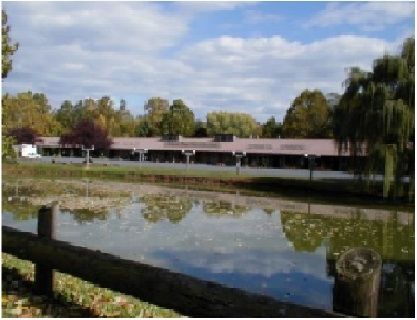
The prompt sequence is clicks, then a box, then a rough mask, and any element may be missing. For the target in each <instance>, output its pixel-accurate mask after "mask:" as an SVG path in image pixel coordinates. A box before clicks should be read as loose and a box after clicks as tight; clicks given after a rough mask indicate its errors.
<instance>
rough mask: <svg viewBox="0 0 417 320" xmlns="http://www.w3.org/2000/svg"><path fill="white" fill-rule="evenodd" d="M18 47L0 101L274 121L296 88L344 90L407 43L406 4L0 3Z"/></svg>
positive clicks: (411, 7) (410, 26) (411, 13)
mask: <svg viewBox="0 0 417 320" xmlns="http://www.w3.org/2000/svg"><path fill="white" fill-rule="evenodd" d="M2 4H3V9H5V10H6V12H7V14H8V22H9V25H10V27H11V32H10V37H11V38H12V40H13V41H14V42H16V41H17V42H19V50H18V51H17V52H16V54H15V55H14V56H13V70H12V71H11V73H9V76H8V77H7V78H6V79H4V80H3V82H2V91H3V93H6V92H8V93H11V94H15V93H18V92H24V91H32V92H42V93H45V94H46V95H47V97H48V99H49V102H50V104H51V105H52V107H53V108H54V109H57V108H59V106H60V104H61V103H62V102H63V101H64V100H71V101H73V102H74V103H75V102H76V101H78V100H80V99H85V98H88V97H91V98H94V99H99V98H100V97H102V96H104V95H108V96H110V97H112V99H114V101H115V105H116V107H118V106H119V101H120V99H122V98H123V99H125V100H126V102H127V108H128V109H129V110H130V111H131V112H132V113H133V114H135V115H137V114H143V113H144V110H143V106H144V103H145V101H146V100H147V99H148V98H150V97H153V96H159V97H163V98H166V99H169V100H170V101H172V100H173V99H183V100H184V101H185V103H186V104H187V105H188V106H189V107H190V108H191V109H192V110H193V111H194V113H195V115H196V118H199V119H202V120H205V116H206V114H207V113H208V112H211V111H229V112H246V113H250V114H251V115H252V116H253V117H254V118H255V119H256V120H257V121H260V122H264V121H266V120H267V119H268V118H269V117H271V116H274V117H275V118H276V119H277V120H280V121H282V119H283V117H284V116H285V112H286V110H287V109H288V108H289V106H290V105H291V102H292V100H294V98H295V97H296V96H297V95H298V94H300V93H301V92H302V91H303V90H305V89H309V90H315V89H318V90H321V91H322V92H323V93H325V94H326V93H331V92H336V93H343V81H344V80H345V78H346V74H347V68H349V67H352V66H359V67H361V68H363V69H365V70H371V69H372V63H373V60H374V59H375V58H378V57H380V56H381V55H383V54H384V53H393V54H394V53H398V52H399V50H400V48H401V44H402V42H403V41H404V39H405V38H407V37H410V36H414V30H415V26H414V23H415V18H414V17H415V4H414V2H399V1H395V2H296V1H293V2H262V1H261V2H254V1H251V2H242V1H240V2H217V1H216V2H212V1H210V2H84V1H83V2H62V1H58V2H29V1H26V2H23V1H22V2H20V1H19V2H14V1H3V2H2Z"/></svg>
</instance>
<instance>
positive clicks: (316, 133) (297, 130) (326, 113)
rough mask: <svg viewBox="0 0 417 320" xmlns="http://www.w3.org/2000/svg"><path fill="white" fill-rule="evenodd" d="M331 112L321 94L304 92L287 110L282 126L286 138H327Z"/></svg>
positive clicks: (316, 91) (329, 132)
mask: <svg viewBox="0 0 417 320" xmlns="http://www.w3.org/2000/svg"><path fill="white" fill-rule="evenodd" d="M330 117H331V110H330V107H329V106H328V104H327V100H326V98H325V97H324V95H323V93H321V92H320V91H318V90H315V91H308V90H304V91H303V92H302V93H301V94H300V95H299V96H297V97H296V98H295V99H294V101H293V103H292V104H291V107H290V108H289V109H288V110H287V113H286V115H285V118H284V123H283V125H282V134H283V136H284V137H286V138H329V137H331V124H330Z"/></svg>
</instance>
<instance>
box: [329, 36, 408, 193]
mask: <svg viewBox="0 0 417 320" xmlns="http://www.w3.org/2000/svg"><path fill="white" fill-rule="evenodd" d="M414 92H415V89H414V39H413V38H410V39H407V40H406V41H405V42H404V44H403V47H402V52H401V54H400V55H384V56H383V57H382V58H379V59H376V60H375V61H374V67H373V72H364V71H363V70H360V69H359V68H351V69H350V72H349V76H348V79H347V80H346V81H345V93H344V94H343V96H342V98H341V100H340V103H339V105H338V106H337V107H336V108H335V112H334V118H333V123H334V136H335V138H336V140H337V141H338V143H339V148H340V149H341V150H342V149H344V150H349V151H350V153H351V155H352V156H353V157H354V158H357V157H358V156H363V157H364V158H365V159H366V161H365V163H364V164H363V166H361V167H359V168H357V169H358V172H357V173H360V174H361V175H362V174H365V176H368V178H369V174H370V173H373V172H377V171H382V172H384V188H383V194H384V197H387V196H388V195H389V194H392V195H393V196H401V195H403V191H404V190H403V184H402V180H401V179H402V177H403V176H406V175H408V176H409V177H410V183H409V190H408V191H409V195H411V194H412V193H413V192H414V104H415V101H414Z"/></svg>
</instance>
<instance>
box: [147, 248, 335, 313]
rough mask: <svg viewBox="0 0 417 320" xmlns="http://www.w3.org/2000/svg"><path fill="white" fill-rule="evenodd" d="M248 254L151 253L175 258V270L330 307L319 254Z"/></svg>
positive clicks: (167, 258) (169, 259)
mask: <svg viewBox="0 0 417 320" xmlns="http://www.w3.org/2000/svg"><path fill="white" fill-rule="evenodd" d="M250 254H254V258H253V259H249V260H248V259H245V256H244V255H242V254H235V255H233V254H229V255H210V254H207V253H204V252H202V253H200V252H198V251H187V252H182V251H179V250H177V251H175V252H172V251H156V252H153V253H152V255H153V256H155V257H156V258H157V259H158V260H160V261H164V260H165V261H175V265H174V266H173V268H174V269H175V270H176V271H179V272H183V273H187V274H190V275H193V276H196V277H199V278H202V279H205V280H210V281H216V282H220V283H223V284H225V285H227V286H229V287H236V288H241V289H245V290H249V291H252V292H256V293H263V294H266V295H271V296H273V297H275V298H277V299H280V300H286V301H291V302H296V303H301V304H304V305H311V306H316V307H322V308H326V309H331V306H332V301H331V298H330V297H331V296H330V291H331V289H332V281H331V280H330V279H328V278H327V277H325V274H324V273H325V268H326V267H325V265H323V258H322V257H320V256H316V257H312V256H311V254H306V256H305V257H295V256H293V255H292V254H291V252H284V253H282V254H281V255H280V256H273V255H272V256H271V255H270V253H268V252H265V253H264V254H259V253H255V252H253V253H252V252H251V253H250ZM307 255H309V256H308V257H307ZM306 258H307V259H306ZM306 260H308V264H306V263H305V261H306ZM289 261H291V262H289ZM259 262H261V263H260V264H259ZM281 266H283V267H281ZM313 268H316V269H317V270H313ZM323 272H324V273H323Z"/></svg>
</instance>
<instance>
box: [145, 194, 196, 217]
mask: <svg viewBox="0 0 417 320" xmlns="http://www.w3.org/2000/svg"><path fill="white" fill-rule="evenodd" d="M140 201H141V202H142V203H143V205H144V207H143V208H142V210H141V212H142V214H143V217H144V218H145V219H146V220H147V221H149V222H152V223H157V222H160V221H163V220H166V219H167V220H169V221H170V222H172V223H178V222H180V221H181V220H182V219H183V218H184V217H185V216H186V214H187V213H188V212H189V211H190V210H191V209H192V207H193V202H192V201H191V200H190V199H189V198H187V197H179V196H173V195H163V194H156V195H154V194H148V195H144V196H142V197H140Z"/></svg>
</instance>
